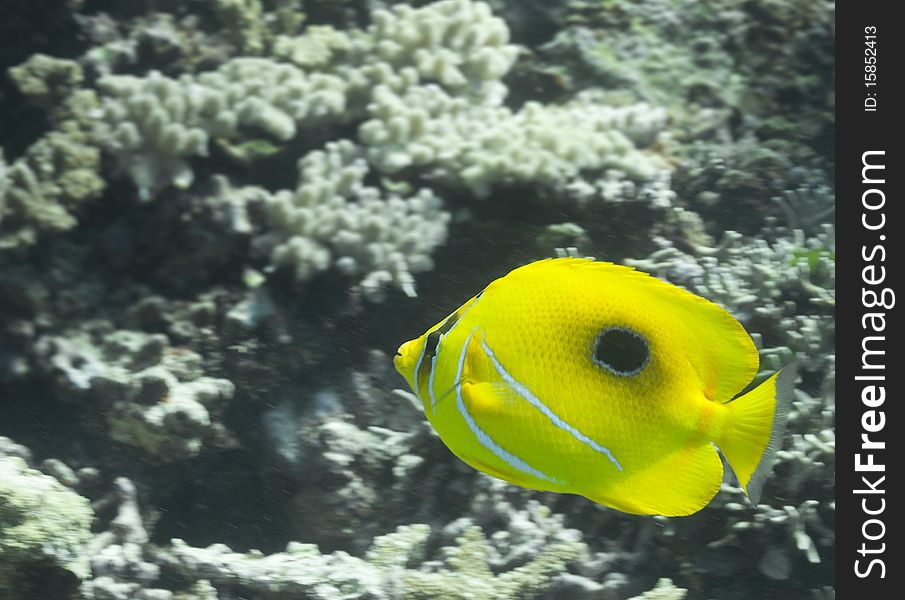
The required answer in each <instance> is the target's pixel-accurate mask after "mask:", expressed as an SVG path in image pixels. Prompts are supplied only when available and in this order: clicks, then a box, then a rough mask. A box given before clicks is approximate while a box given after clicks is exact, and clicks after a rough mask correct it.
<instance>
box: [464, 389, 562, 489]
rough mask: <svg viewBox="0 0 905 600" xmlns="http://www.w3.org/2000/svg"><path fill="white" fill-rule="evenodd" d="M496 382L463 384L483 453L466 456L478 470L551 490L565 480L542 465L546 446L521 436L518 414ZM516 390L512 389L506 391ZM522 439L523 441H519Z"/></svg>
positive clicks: (467, 408) (467, 410)
mask: <svg viewBox="0 0 905 600" xmlns="http://www.w3.org/2000/svg"><path fill="white" fill-rule="evenodd" d="M498 389H499V388H498V386H497V385H496V384H493V383H469V382H465V383H463V384H462V403H463V405H464V406H463V408H464V411H463V414H462V416H463V418H465V419H466V421H467V422H468V426H469V428H470V429H471V430H472V433H473V434H474V435H475V437H476V438H477V441H478V444H479V446H481V447H483V450H484V451H482V452H479V453H477V452H476V453H475V454H474V455H473V456H469V457H468V460H466V459H465V458H463V460H465V462H467V463H469V464H470V465H471V466H473V467H474V468H476V469H479V470H481V471H483V472H485V473H487V474H489V475H493V476H494V477H498V478H500V479H502V480H504V481H508V482H509V483H514V484H516V485H520V486H522V487H526V488H531V489H538V490H548V489H553V488H551V487H550V485H551V484H553V483H561V482H559V481H558V479H557V477H555V475H554V474H553V473H546V472H544V471H543V470H541V469H540V468H539V465H538V463H539V462H540V461H539V460H538V456H537V454H538V452H542V449H540V448H537V447H532V446H531V445H525V444H524V440H523V437H522V436H520V435H517V434H516V433H515V432H517V430H518V427H519V422H518V416H517V415H516V414H514V413H513V410H512V405H511V403H507V402H506V400H505V397H504V396H501V395H500V394H499V393H497V392H498ZM504 392H506V393H512V392H511V390H508V388H507V389H506V390H504ZM520 439H522V443H521V444H520V443H519V440H520Z"/></svg>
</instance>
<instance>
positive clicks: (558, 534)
mask: <svg viewBox="0 0 905 600" xmlns="http://www.w3.org/2000/svg"><path fill="white" fill-rule="evenodd" d="M33 4H34V3H31V4H29V3H23V2H10V3H4V4H3V5H2V6H0V64H2V65H3V67H2V68H3V71H4V75H5V77H3V78H0V112H2V114H4V115H5V116H7V118H6V119H4V122H3V123H2V124H0V127H2V129H0V398H2V405H3V406H2V418H0V436H9V437H8V438H6V437H0V596H3V597H4V598H6V597H9V598H11V599H14V600H15V599H17V598H38V597H67V598H72V597H79V596H81V597H84V598H86V599H88V600H92V599H94V600H111V599H117V600H118V599H123V600H127V599H144V600H189V599H204V600H213V599H215V598H237V597H251V596H253V597H255V598H262V599H265V600H267V599H270V598H273V599H274V600H282V599H283V598H287V597H294V596H301V595H304V596H305V597H311V598H324V599H327V598H330V599H333V598H387V599H390V598H419V599H441V598H450V599H452V598H466V597H480V598H500V599H510V598H537V599H539V600H552V599H554V598H576V599H581V600H628V599H633V600H641V599H644V600H654V599H660V598H663V599H666V598H669V599H679V598H685V599H687V600H706V599H708V598H720V600H742V599H744V600H762V599H764V600H765V599H767V598H776V597H820V598H825V597H832V595H833V593H834V592H833V589H832V581H833V570H832V558H833V556H834V554H835V549H834V543H835V540H834V531H833V521H834V516H835V504H834V501H833V498H834V483H833V482H834V472H835V394H834V387H833V386H834V375H835V352H834V344H835V340H834V321H833V312H834V306H835V239H834V228H833V224H832V207H833V202H834V191H833V188H832V181H833V153H832V146H831V144H830V143H829V140H831V139H832V127H833V114H834V107H833V96H832V64H833V63H832V61H833V52H832V48H833V36H834V30H833V4H832V3H831V2H827V1H826V0H808V1H806V2H799V3H795V2H787V1H782V0H776V1H771V2H767V3H744V2H738V1H736V0H719V1H718V2H713V3H708V4H707V5H706V6H704V5H702V4H701V3H693V2H678V3H677V2H672V1H670V0H644V1H642V2H623V1H606V2H599V1H596V0H570V1H568V2H539V1H530V2H529V1H519V2H514V1H512V0H490V1H488V2H482V1H478V0H439V1H433V2H417V3H408V2H396V1H390V0H386V1H384V0H378V1H368V2H363V1H361V0H345V1H343V2H324V1H322V0H306V1H305V2H302V1H300V0H204V1H198V2H190V3H185V2H177V1H175V0H161V1H153V2H150V1H143V2H132V3H111V2H99V3H98V2H94V3H86V2H65V3H56V4H55V5H54V6H53V7H52V8H51V9H48V12H46V14H40V15H39V14H37V13H36V9H35V8H34V6H33ZM28 33H31V34H32V35H27V34H28ZM554 252H555V253H558V254H561V255H593V256H596V257H598V258H600V259H604V260H612V261H616V262H621V263H625V264H629V265H633V266H635V267H637V268H639V269H643V270H645V271H648V272H651V273H652V274H654V275H656V276H658V277H661V278H663V279H666V280H669V281H671V282H673V283H675V284H677V285H680V286H683V287H685V288H687V289H689V290H691V291H693V292H695V293H696V294H699V295H701V296H704V297H707V298H709V299H711V300H713V301H715V302H718V303H720V304H721V305H723V306H725V307H726V308H727V309H728V310H729V311H730V312H732V314H733V315H735V316H736V317H737V318H738V319H739V320H740V321H741V322H742V323H743V324H744V326H745V327H746V328H747V329H748V331H749V332H750V333H751V334H752V337H753V338H754V339H755V342H756V344H757V345H758V348H759V349H760V353H761V367H762V368H761V372H760V373H759V375H758V378H761V379H762V378H764V377H766V376H768V375H769V374H770V373H772V372H773V371H775V370H776V369H778V368H780V367H782V366H784V365H786V364H788V363H789V362H790V361H792V360H796V361H797V362H798V366H799V374H800V377H799V379H798V381H797V382H796V390H795V397H794V400H793V402H792V406H791V407H790V409H789V415H788V423H787V427H786V436H785V438H784V440H783V444H782V448H781V449H780V450H779V451H778V453H777V460H776V464H775V466H774V469H773V473H772V475H771V476H770V477H769V479H768V481H767V484H766V486H765V489H764V496H763V498H762V504H761V505H760V506H758V507H752V506H751V505H750V504H749V503H748V502H747V500H746V499H745V497H744V493H743V492H742V490H741V489H740V488H739V486H738V485H737V482H736V481H735V480H734V479H733V476H732V474H731V472H730V471H729V470H727V474H726V479H725V481H724V483H723V486H722V489H721V491H720V493H719V494H718V495H717V496H716V498H715V499H714V501H713V502H712V503H711V504H710V505H709V506H708V507H707V508H706V509H705V511H704V512H703V513H701V514H700V515H695V516H691V517H688V518H682V519H666V518H661V517H651V518H647V517H635V516H630V515H624V514H622V513H618V512H616V511H611V510H607V509H604V508H602V507H599V506H596V505H593V504H592V503H590V502H588V501H587V500H585V499H583V498H580V497H575V496H568V495H556V494H544V493H538V492H532V491H529V490H524V489H521V488H517V487H514V486H510V485H508V484H505V483H503V482H501V481H498V480H495V479H491V478H489V477H487V476H485V475H483V474H481V473H478V472H476V471H474V470H473V469H470V468H468V467H467V466H465V465H464V464H463V463H461V461H459V460H457V459H456V458H455V457H454V456H453V455H452V454H450V453H449V452H448V451H447V449H446V448H445V447H444V446H443V444H442V443H441V442H440V440H439V439H438V438H437V436H436V434H435V433H434V432H433V431H432V429H431V428H430V426H429V425H428V424H427V422H426V421H425V420H424V418H423V414H422V412H421V406H420V403H419V401H418V400H417V399H416V398H414V397H413V396H412V395H411V394H409V393H407V392H404V391H402V390H399V389H396V388H399V387H401V386H402V385H403V382H402V380H401V379H399V378H398V375H397V374H396V373H395V372H394V371H393V369H392V360H391V357H392V350H393V349H394V348H396V347H397V346H398V344H399V343H400V342H401V341H402V340H405V339H409V338H411V337H412V336H413V335H415V334H417V333H420V332H421V331H423V327H424V325H425V324H426V323H433V322H436V321H437V320H438V319H440V318H442V317H443V315H445V314H447V312H448V311H449V310H450V309H451V308H452V307H454V306H457V305H458V304H460V303H461V301H463V300H465V299H466V298H468V297H469V296H470V295H472V294H474V293H476V292H477V291H479V290H480V289H481V286H483V285H485V284H486V283H487V281H489V280H490V279H492V278H493V277H496V276H499V275H502V274H503V273H505V272H506V271H508V270H509V269H511V268H513V267H515V266H517V265H518V264H521V263H524V262H527V261H529V260H531V259H534V258H540V257H542V256H548V255H550V254H552V253H554ZM416 294H417V295H416ZM13 440H14V441H13Z"/></svg>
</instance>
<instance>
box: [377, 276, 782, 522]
mask: <svg viewBox="0 0 905 600" xmlns="http://www.w3.org/2000/svg"><path fill="white" fill-rule="evenodd" d="M394 364H395V366H396V369H397V370H398V371H399V373H400V374H402V376H403V377H405V379H406V381H407V382H408V384H409V386H411V388H412V390H413V391H414V392H415V395H416V396H418V398H419V400H420V401H421V403H422V405H423V408H424V413H425V415H426V416H427V418H428V420H429V421H430V423H431V425H432V426H433V427H434V429H435V430H436V431H437V433H438V434H439V436H440V438H441V439H442V440H443V442H444V443H445V444H446V446H447V447H448V448H449V449H450V450H451V451H452V452H453V454H455V455H456V456H458V457H459V458H460V459H461V460H463V461H465V462H466V463H467V464H469V465H471V466H472V467H474V468H475V469H478V470H479V471H483V472H484V473H487V474H489V475H492V476H494V477H498V478H499V479H502V480H504V481H507V482H509V483H512V484H515V485H518V486H522V487H525V488H530V489H535V490H544V491H554V492H562V493H572V494H580V495H582V496H585V497H587V498H588V499H590V500H592V501H594V502H596V503H599V504H602V505H605V506H609V507H612V508H615V509H618V510H621V511H624V512H628V513H634V514H659V515H667V516H679V515H689V514H692V513H695V512H697V511H698V510H700V509H701V508H703V507H704V506H706V505H707V504H708V503H709V502H710V500H711V499H712V498H713V497H714V496H715V495H716V493H717V492H718V491H719V489H720V484H721V483H722V481H723V461H722V460H721V459H720V456H719V453H718V452H717V449H719V452H720V453H722V455H723V456H724V457H725V459H726V462H728V464H729V465H730V466H731V468H732V471H733V472H734V473H735V476H736V478H737V479H738V482H739V483H740V485H741V486H742V488H743V489H744V491H745V493H746V494H747V496H748V498H749V500H750V501H751V503H752V504H754V505H756V504H757V502H758V501H759V498H760V495H761V491H762V487H763V484H764V481H765V479H766V477H767V475H768V474H769V472H770V469H771V467H772V459H773V456H774V454H775V452H776V450H777V449H778V447H779V446H780V445H781V441H782V431H783V422H784V420H785V412H786V409H785V407H786V406H788V402H789V400H790V397H791V395H792V394H793V391H794V381H795V367H794V364H793V365H790V366H788V367H786V368H784V369H782V370H781V371H779V372H777V373H775V374H773V375H772V376H770V377H769V378H768V379H766V380H765V381H763V383H761V384H760V385H758V386H756V387H754V388H753V389H750V390H749V391H747V392H745V393H741V392H742V391H743V390H745V389H746V388H747V387H748V386H749V384H750V383H751V381H752V379H753V378H754V377H755V375H756V374H757V372H758V366H759V359H758V352H757V349H756V348H755V346H754V343H753V341H752V340H751V336H750V335H748V333H747V332H746V331H745V329H744V327H743V326H742V325H741V323H739V322H738V321H737V320H736V319H735V318H733V317H732V315H731V314H729V312H728V311H726V310H725V309H723V308H721V307H720V306H718V305H716V304H714V303H713V302H710V301H709V300H706V299H704V298H701V297H699V296H697V295H695V294H693V293H691V292H688V291H686V290H684V289H682V288H679V287H676V286H674V285H672V284H669V283H666V282H664V281H662V280H660V279H657V278H655V277H653V276H651V275H648V274H646V273H642V272H640V271H637V270H634V269H632V268H630V267H624V266H620V265H616V264H613V263H606V262H598V261H594V260H590V259H579V258H559V259H545V260H540V261H537V262H533V263H530V264H528V265H525V266H522V267H519V268H517V269H515V270H513V271H511V272H510V273H509V274H507V275H505V276H504V277H501V278H500V279H497V280H495V281H493V282H492V283H490V284H489V285H488V286H487V287H486V288H484V290H483V291H482V292H480V293H479V294H477V295H476V296H474V297H473V298H471V299H470V300H468V301H467V302H465V304H463V305H462V306H460V307H459V308H458V309H456V310H455V311H454V312H453V313H452V314H451V315H449V316H448V317H446V318H445V319H443V320H442V321H440V322H439V323H437V324H436V325H434V326H433V327H431V328H430V329H428V330H427V331H426V332H425V333H424V334H423V335H421V336H420V337H418V338H416V339H414V340H411V341H409V342H406V343H404V344H402V346H401V347H400V348H399V350H398V351H397V353H396V357H395V359H394Z"/></svg>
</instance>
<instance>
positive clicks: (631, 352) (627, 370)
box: [594, 327, 650, 376]
mask: <svg viewBox="0 0 905 600" xmlns="http://www.w3.org/2000/svg"><path fill="white" fill-rule="evenodd" d="M649 360H650V347H649V346H648V343H647V340H646V339H645V338H644V336H643V335H641V334H640V333H638V332H636V331H632V330H631V329H626V328H625V327H610V328H608V329H604V330H603V331H601V332H600V335H599V336H597V344H596V345H595V346H594V362H596V363H597V364H599V365H600V366H602V367H604V368H606V369H608V370H609V371H612V372H613V373H615V374H616V375H624V376H630V375H637V374H638V373H640V372H641V371H643V370H644V367H646V366H647V362H648V361H649Z"/></svg>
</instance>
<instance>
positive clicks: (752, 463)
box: [717, 364, 797, 506]
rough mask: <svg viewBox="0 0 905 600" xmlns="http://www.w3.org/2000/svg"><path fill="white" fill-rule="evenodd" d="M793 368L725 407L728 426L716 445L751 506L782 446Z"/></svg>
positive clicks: (791, 395) (792, 366)
mask: <svg viewBox="0 0 905 600" xmlns="http://www.w3.org/2000/svg"><path fill="white" fill-rule="evenodd" d="M796 376H797V367H796V365H795V364H791V365H788V366H786V367H785V368H784V369H782V370H781V371H779V372H778V373H776V374H774V375H772V376H771V377H770V378H769V379H767V380H766V381H764V382H763V383H761V384H760V385H759V386H757V387H756V388H754V389H753V390H751V391H750V392H748V393H747V394H744V395H742V396H739V397H738V398H736V399H735V400H733V401H731V402H729V403H728V404H726V408H728V409H729V413H730V415H731V417H730V419H731V421H730V422H731V425H730V428H729V430H728V431H727V432H726V434H725V436H723V439H722V440H720V442H721V443H718V444H717V445H718V446H719V448H720V451H721V452H722V453H723V455H724V456H725V457H726V460H728V461H729V465H730V466H731V467H732V470H733V472H734V473H735V476H736V477H737V478H738V481H739V483H740V484H741V486H742V488H743V489H744V490H745V494H746V495H747V496H748V499H749V500H750V501H751V503H752V504H753V505H755V506H756V505H757V503H758V502H759V501H760V496H761V492H762V490H763V487H764V481H766V479H767V475H769V474H770V471H771V469H772V467H773V459H774V457H775V455H776V452H777V450H779V448H780V447H781V446H782V435H783V431H784V430H785V423H786V417H787V415H788V408H789V405H790V404H791V401H792V397H793V395H794V393H795V378H796Z"/></svg>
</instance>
